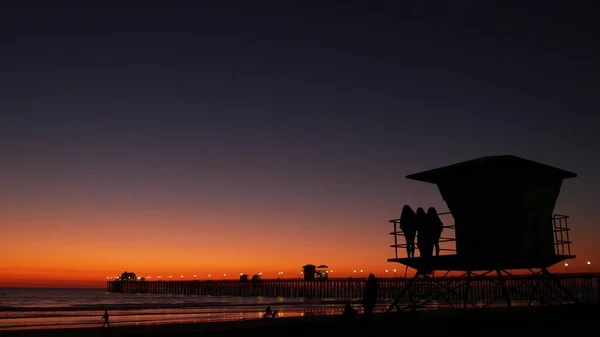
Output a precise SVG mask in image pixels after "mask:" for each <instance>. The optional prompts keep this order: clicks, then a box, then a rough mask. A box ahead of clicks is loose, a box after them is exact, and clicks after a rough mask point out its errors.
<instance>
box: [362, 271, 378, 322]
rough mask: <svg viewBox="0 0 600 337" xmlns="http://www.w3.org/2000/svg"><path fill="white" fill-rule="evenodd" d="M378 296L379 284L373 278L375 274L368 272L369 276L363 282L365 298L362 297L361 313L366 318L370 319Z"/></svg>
mask: <svg viewBox="0 0 600 337" xmlns="http://www.w3.org/2000/svg"><path fill="white" fill-rule="evenodd" d="M378 296H379V285H378V284H377V280H376V279H375V275H373V274H369V278H368V279H367V282H366V283H365V298H363V309H364V312H363V315H364V317H365V319H366V320H370V319H371V317H372V316H373V309H375V304H377V297H378Z"/></svg>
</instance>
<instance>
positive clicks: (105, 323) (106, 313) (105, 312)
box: [102, 310, 110, 328]
mask: <svg viewBox="0 0 600 337" xmlns="http://www.w3.org/2000/svg"><path fill="white" fill-rule="evenodd" d="M102 319H103V320H104V323H103V324H102V327H103V328H104V326H105V325H106V326H107V327H109V328H110V324H109V323H108V310H104V315H102Z"/></svg>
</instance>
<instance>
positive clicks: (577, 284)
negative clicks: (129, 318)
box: [106, 273, 600, 302]
mask: <svg viewBox="0 0 600 337" xmlns="http://www.w3.org/2000/svg"><path fill="white" fill-rule="evenodd" d="M555 276H556V278H558V279H559V282H560V285H562V286H563V287H564V288H565V289H567V290H568V291H569V292H571V293H572V294H573V295H574V296H575V297H576V298H577V299H579V300H580V301H582V302H590V301H596V300H597V299H598V296H599V294H598V286H597V283H598V282H599V280H600V273H583V274H557V275H555ZM410 280H411V279H410V278H409V279H405V278H383V279H379V280H378V283H379V287H380V294H379V297H380V299H382V300H392V299H394V298H396V295H397V294H398V293H399V292H400V291H401V290H402V289H403V288H404V287H406V285H407V284H408V282H410ZM435 280H436V282H438V283H439V282H442V283H444V284H445V285H446V286H447V287H453V286H454V285H455V284H458V282H462V279H461V278H460V277H445V278H441V277H440V278H435ZM496 280H497V279H496V278H495V277H487V278H484V279H479V280H476V281H473V282H472V283H471V285H470V296H471V298H472V300H474V301H481V302H487V301H490V300H493V299H494V298H497V297H498V296H501V295H502V288H501V287H500V286H498V283H497V282H496ZM505 282H507V285H508V286H509V287H514V288H515V289H523V291H529V290H528V289H531V287H528V286H527V283H532V284H533V283H534V282H536V280H535V279H534V278H533V277H532V276H531V275H514V276H512V277H510V278H505ZM364 284H365V280H364V279H330V280H326V281H304V280H297V279H296V280H284V279H281V280H260V281H258V282H240V281H237V280H204V281H201V280H194V281H129V282H128V281H108V282H107V284H106V291H107V292H113V293H149V294H182V295H204V296H207V295H210V296H263V297H289V298H321V299H334V300H356V299H359V298H362V296H363V293H364ZM433 286H434V285H433V284H432V287H433ZM542 288H544V287H542ZM420 289H421V291H423V290H424V291H426V290H427V286H425V288H423V287H421V288H420ZM537 291H549V292H551V291H553V289H539V288H538V289H537ZM412 295H413V296H414V295H415V294H412ZM416 295H417V296H418V294H416ZM455 295H456V300H460V298H461V294H460V289H459V288H457V293H456V294H455ZM526 295H527V294H523V296H522V297H523V298H522V299H521V300H523V301H525V300H527V296H526ZM407 296H408V295H407ZM517 297H518V296H517ZM514 300H515V301H518V300H519V298H514Z"/></svg>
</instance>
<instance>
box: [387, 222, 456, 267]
mask: <svg viewBox="0 0 600 337" xmlns="http://www.w3.org/2000/svg"><path fill="white" fill-rule="evenodd" d="M438 216H439V217H440V219H441V220H442V222H443V223H444V226H443V227H444V230H443V231H442V236H441V237H440V241H439V243H440V254H443V253H444V252H445V254H443V255H449V254H451V253H454V254H455V253H456V245H455V244H454V242H456V237H455V235H454V229H455V228H456V227H455V225H454V223H453V224H451V225H446V224H445V223H446V222H445V221H444V219H447V218H448V216H450V217H451V216H452V213H451V212H442V213H438ZM389 222H390V223H392V224H393V225H394V231H393V232H391V233H390V235H392V236H393V237H394V244H393V245H390V247H391V248H394V254H395V258H396V259H397V258H400V257H402V255H406V240H405V238H404V233H403V232H402V230H401V229H400V223H401V220H400V219H392V220H390V221H389ZM449 230H450V231H451V233H448V232H449ZM398 249H400V250H401V253H400V254H399V253H398ZM417 250H418V249H417ZM406 257H408V256H406Z"/></svg>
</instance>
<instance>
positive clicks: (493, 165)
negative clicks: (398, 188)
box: [406, 155, 577, 184]
mask: <svg viewBox="0 0 600 337" xmlns="http://www.w3.org/2000/svg"><path fill="white" fill-rule="evenodd" d="M504 170H510V171H512V172H515V171H519V172H523V173H526V172H528V173H534V174H536V175H539V176H546V177H552V178H561V179H567V178H575V177H577V174H575V173H573V172H569V171H565V170H563V169H559V168H556V167H553V166H550V165H546V164H542V163H538V162H535V161H532V160H528V159H524V158H520V157H516V156H513V155H501V156H487V157H481V158H476V159H472V160H467V161H464V162H461V163H456V164H452V165H448V166H443V167H439V168H436V169H432V170H428V171H423V172H419V173H414V174H410V175H407V176H406V178H407V179H412V180H418V181H423V182H427V183H432V184H438V183H439V182H441V181H447V180H451V179H453V178H454V179H455V178H457V177H464V176H465V175H468V176H469V177H471V176H479V177H481V176H487V175H492V174H494V173H498V172H499V171H504Z"/></svg>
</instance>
